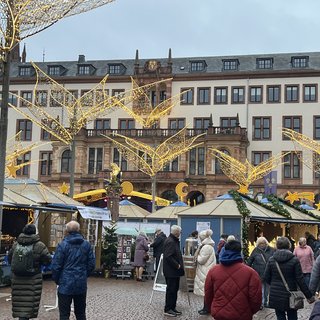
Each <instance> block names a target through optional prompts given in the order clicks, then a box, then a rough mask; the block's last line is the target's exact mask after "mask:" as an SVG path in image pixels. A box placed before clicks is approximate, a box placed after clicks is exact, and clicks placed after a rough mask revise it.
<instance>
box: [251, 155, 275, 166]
mask: <svg viewBox="0 0 320 320" xmlns="http://www.w3.org/2000/svg"><path fill="white" fill-rule="evenodd" d="M270 156H271V151H253V152H252V164H253V165H254V166H257V165H258V164H260V163H261V162H263V161H266V160H268V159H269V158H270Z"/></svg>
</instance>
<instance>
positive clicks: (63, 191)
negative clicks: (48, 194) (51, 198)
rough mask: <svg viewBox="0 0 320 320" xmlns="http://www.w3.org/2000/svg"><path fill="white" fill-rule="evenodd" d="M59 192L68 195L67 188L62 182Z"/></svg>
mask: <svg viewBox="0 0 320 320" xmlns="http://www.w3.org/2000/svg"><path fill="white" fill-rule="evenodd" d="M59 191H60V193H62V194H68V192H69V186H68V185H67V184H66V183H65V182H64V181H63V183H62V185H61V186H60V187H59Z"/></svg>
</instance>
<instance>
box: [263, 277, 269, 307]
mask: <svg viewBox="0 0 320 320" xmlns="http://www.w3.org/2000/svg"><path fill="white" fill-rule="evenodd" d="M269 287H270V286H269V285H268V284H267V283H266V282H262V305H263V306H264V307H267V306H268V304H269Z"/></svg>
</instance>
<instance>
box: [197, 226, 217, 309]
mask: <svg viewBox="0 0 320 320" xmlns="http://www.w3.org/2000/svg"><path fill="white" fill-rule="evenodd" d="M212 233H213V232H212V230H210V229H208V230H204V231H201V232H200V233H199V239H200V241H201V244H200V246H199V248H198V249H197V251H196V253H195V256H194V261H195V263H196V265H197V269H196V277H195V279H194V290H193V293H194V294H196V295H198V296H202V297H204V283H205V281H206V277H207V273H208V272H209V270H210V269H211V268H212V267H213V266H214V265H215V264H216V255H215V252H214V241H213V240H212V239H211V236H212ZM198 313H199V314H200V315H206V314H209V311H208V308H207V307H206V304H205V303H204V306H203V308H202V309H201V310H199V311H198Z"/></svg>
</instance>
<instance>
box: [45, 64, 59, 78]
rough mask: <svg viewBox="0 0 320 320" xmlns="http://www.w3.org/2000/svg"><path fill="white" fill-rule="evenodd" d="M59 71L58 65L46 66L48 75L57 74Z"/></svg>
mask: <svg viewBox="0 0 320 320" xmlns="http://www.w3.org/2000/svg"><path fill="white" fill-rule="evenodd" d="M60 73H61V69H60V66H48V75H49V76H59V75H60Z"/></svg>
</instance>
